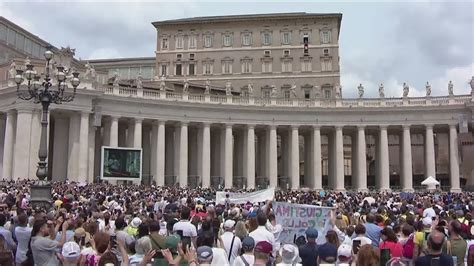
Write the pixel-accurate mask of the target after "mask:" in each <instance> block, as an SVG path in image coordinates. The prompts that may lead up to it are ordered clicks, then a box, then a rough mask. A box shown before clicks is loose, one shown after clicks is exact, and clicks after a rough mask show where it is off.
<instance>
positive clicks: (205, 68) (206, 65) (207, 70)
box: [203, 62, 212, 75]
mask: <svg viewBox="0 0 474 266" xmlns="http://www.w3.org/2000/svg"><path fill="white" fill-rule="evenodd" d="M203 74H204V75H211V74H212V63H209V62H208V63H204V65H203Z"/></svg>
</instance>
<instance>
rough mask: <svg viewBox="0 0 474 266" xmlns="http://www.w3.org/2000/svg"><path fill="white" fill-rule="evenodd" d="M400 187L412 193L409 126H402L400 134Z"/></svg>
mask: <svg viewBox="0 0 474 266" xmlns="http://www.w3.org/2000/svg"><path fill="white" fill-rule="evenodd" d="M402 141H403V143H402V145H403V146H402V147H401V148H402V156H403V158H402V160H400V161H401V162H402V187H403V190H404V191H413V172H412V171H413V169H412V156H411V133H410V125H403V134H402Z"/></svg>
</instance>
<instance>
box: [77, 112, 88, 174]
mask: <svg viewBox="0 0 474 266" xmlns="http://www.w3.org/2000/svg"><path fill="white" fill-rule="evenodd" d="M78 146H79V172H78V176H77V181H78V182H86V181H87V179H88V178H87V175H88V172H87V163H88V161H89V160H88V152H89V113H86V112H82V113H81V120H80V127H79V145H78Z"/></svg>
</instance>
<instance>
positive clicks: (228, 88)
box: [225, 81, 232, 95]
mask: <svg viewBox="0 0 474 266" xmlns="http://www.w3.org/2000/svg"><path fill="white" fill-rule="evenodd" d="M225 95H232V83H231V82H230V81H227V82H226V83H225Z"/></svg>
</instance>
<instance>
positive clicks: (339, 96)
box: [335, 84, 342, 99]
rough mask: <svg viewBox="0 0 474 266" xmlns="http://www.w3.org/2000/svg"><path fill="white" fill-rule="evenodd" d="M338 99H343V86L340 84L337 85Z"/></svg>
mask: <svg viewBox="0 0 474 266" xmlns="http://www.w3.org/2000/svg"><path fill="white" fill-rule="evenodd" d="M335 89H336V99H341V98H342V86H341V85H339V84H336V87H335Z"/></svg>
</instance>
